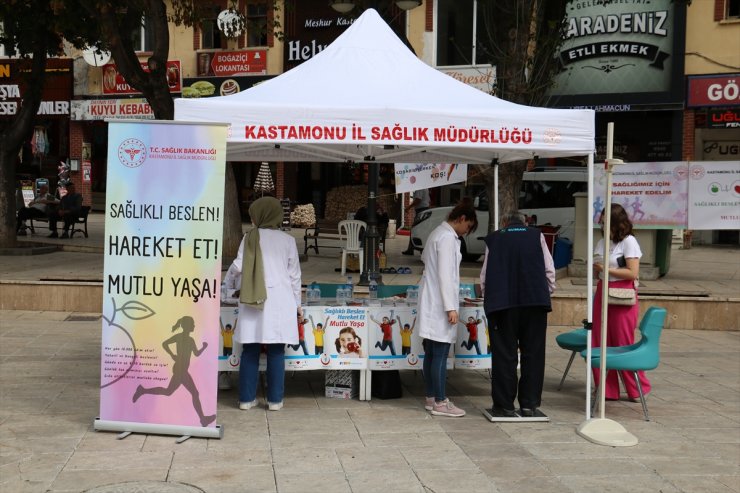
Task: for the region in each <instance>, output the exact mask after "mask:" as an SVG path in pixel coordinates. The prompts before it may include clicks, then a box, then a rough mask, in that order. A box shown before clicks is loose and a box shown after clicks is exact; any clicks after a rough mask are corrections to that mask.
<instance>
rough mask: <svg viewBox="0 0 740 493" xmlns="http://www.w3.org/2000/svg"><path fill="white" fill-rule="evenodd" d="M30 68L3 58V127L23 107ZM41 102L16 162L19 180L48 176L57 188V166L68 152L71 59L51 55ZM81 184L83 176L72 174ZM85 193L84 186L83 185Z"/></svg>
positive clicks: (0, 64) (0, 91) (0, 78)
mask: <svg viewBox="0 0 740 493" xmlns="http://www.w3.org/2000/svg"><path fill="white" fill-rule="evenodd" d="M27 70H28V69H27V68H26V67H24V65H23V64H22V63H21V62H20V61H19V60H14V59H5V60H3V61H0V128H2V127H5V126H6V125H10V124H11V123H12V121H13V119H14V118H15V116H16V115H17V113H18V111H19V110H20V107H21V104H22V96H23V93H24V92H25V88H26V83H25V77H26V75H27V73H26V72H27ZM45 77H46V79H45V83H44V89H43V92H42V95H41V105H40V107H39V111H38V114H37V116H36V119H35V121H34V130H33V132H32V134H31V136H30V137H29V138H28V140H26V141H25V142H24V143H23V148H22V149H21V151H20V152H19V153H18V160H17V162H16V179H18V180H20V179H23V180H34V179H36V178H46V179H48V180H49V183H50V184H51V190H52V191H54V190H55V189H56V184H57V174H58V173H59V170H58V169H57V168H58V166H59V163H60V162H61V161H64V162H67V159H68V158H69V157H70V153H69V118H70V100H71V99H72V84H73V77H72V60H71V59H68V58H50V59H49V60H48V61H47V65H46V76H45ZM72 179H73V180H74V181H75V182H77V184H78V185H80V183H79V180H80V179H81V178H80V175H79V174H78V173H74V172H73V173H72ZM80 190H81V191H82V192H83V193H84V190H85V189H84V187H80Z"/></svg>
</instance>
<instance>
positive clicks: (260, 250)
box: [229, 197, 303, 411]
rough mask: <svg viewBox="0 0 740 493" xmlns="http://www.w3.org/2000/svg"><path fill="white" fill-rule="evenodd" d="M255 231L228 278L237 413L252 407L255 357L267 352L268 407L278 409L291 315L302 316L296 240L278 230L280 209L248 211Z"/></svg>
mask: <svg viewBox="0 0 740 493" xmlns="http://www.w3.org/2000/svg"><path fill="white" fill-rule="evenodd" d="M249 215H250V217H251V218H252V224H254V226H255V227H254V228H253V229H252V230H251V231H249V232H248V233H247V234H246V235H245V236H244V239H243V240H242V244H241V245H240V247H239V253H238V255H237V257H236V259H235V260H234V263H233V264H232V268H230V269H229V273H230V275H231V273H234V274H241V279H242V282H241V292H240V294H239V318H238V320H237V324H236V331H235V332H234V341H235V342H240V343H242V344H243V346H242V348H243V350H242V356H241V364H240V369H239V409H250V408H252V407H254V406H256V405H257V381H258V377H259V369H258V366H259V356H260V350H261V347H262V345H263V344H264V345H265V346H266V348H267V392H266V393H267V396H266V397H267V406H268V409H269V410H271V411H277V410H279V409H280V408H282V407H283V394H284V390H285V362H284V355H285V345H286V344H298V325H297V323H296V314H298V315H301V316H302V314H303V312H302V310H301V268H300V265H299V263H298V250H297V248H296V244H295V239H294V238H293V237H292V236H290V235H288V234H286V233H284V232H282V231H280V230H278V229H277V228H278V226H279V225H280V224H281V222H282V218H283V209H282V207H281V205H280V201H279V200H277V199H276V198H274V197H263V198H260V199H258V200H256V201H254V203H252V205H251V206H250V208H249Z"/></svg>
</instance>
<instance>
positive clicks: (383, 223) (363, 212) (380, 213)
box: [355, 202, 389, 243]
mask: <svg viewBox="0 0 740 493" xmlns="http://www.w3.org/2000/svg"><path fill="white" fill-rule="evenodd" d="M375 217H376V219H377V221H378V237H379V238H380V242H381V243H383V240H385V234H386V232H387V231H388V222H389V218H388V213H387V212H386V211H385V210H383V208H382V207H381V206H380V204H379V203H377V202H376V203H375ZM355 219H356V220H358V221H365V222H367V207H366V206H362V207H360V208H359V209H357V212H355ZM364 239H365V230H362V231H360V241H363V240H364Z"/></svg>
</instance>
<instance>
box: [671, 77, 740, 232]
mask: <svg viewBox="0 0 740 493" xmlns="http://www.w3.org/2000/svg"><path fill="white" fill-rule="evenodd" d="M738 82H740V73H729V74H716V75H701V76H689V77H688V84H687V94H686V108H687V109H686V118H685V120H686V121H685V126H684V136H683V137H684V142H685V146H684V147H685V154H686V159H690V160H695V161H740V85H738ZM693 241H694V242H695V243H705V244H730V245H737V244H738V243H740V232H738V231H737V230H721V231H695V232H694V233H693Z"/></svg>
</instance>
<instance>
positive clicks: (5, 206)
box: [0, 35, 46, 248]
mask: <svg viewBox="0 0 740 493" xmlns="http://www.w3.org/2000/svg"><path fill="white" fill-rule="evenodd" d="M44 40H45V37H44V36H43V35H41V36H40V37H39V39H37V40H36V44H35V46H34V50H33V60H32V61H31V73H30V75H29V78H28V79H27V85H26V90H25V91H24V94H23V103H22V104H21V107H20V109H19V110H18V114H17V115H16V116H15V119H14V120H13V122H12V123H10V124H9V125H8V126H7V127H6V129H5V130H4V131H3V132H2V133H1V134H0V218H2V221H0V248H12V247H15V246H17V244H18V243H17V238H16V231H15V218H16V211H15V160H16V156H17V155H18V151H20V149H21V146H22V145H23V141H24V140H25V139H26V138H28V136H29V135H31V131H32V129H33V122H34V119H35V118H36V113H37V112H38V110H39V105H40V104H41V93H42V90H43V87H44V81H45V80H46V46H45V45H44V44H43V41H44Z"/></svg>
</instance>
